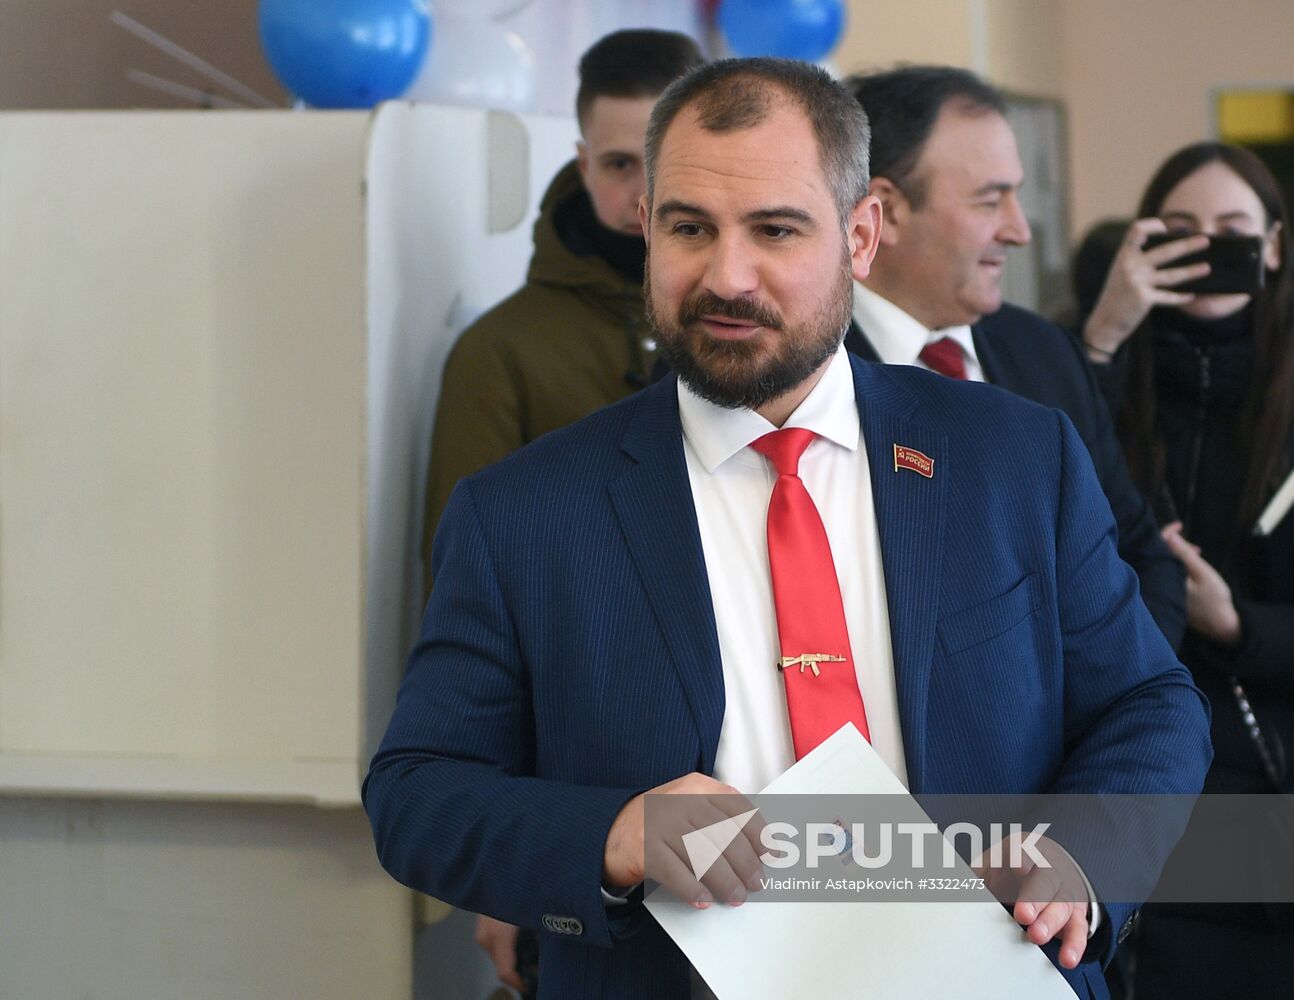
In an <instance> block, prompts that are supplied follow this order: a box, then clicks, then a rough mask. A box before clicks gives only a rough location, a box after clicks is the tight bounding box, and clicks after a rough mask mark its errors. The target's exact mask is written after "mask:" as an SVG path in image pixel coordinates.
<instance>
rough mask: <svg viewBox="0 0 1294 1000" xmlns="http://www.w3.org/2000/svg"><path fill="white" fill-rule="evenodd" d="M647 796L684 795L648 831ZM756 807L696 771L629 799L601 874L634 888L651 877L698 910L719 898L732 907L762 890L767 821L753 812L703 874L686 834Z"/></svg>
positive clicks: (613, 882) (610, 837)
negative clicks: (697, 871)
mask: <svg viewBox="0 0 1294 1000" xmlns="http://www.w3.org/2000/svg"><path fill="white" fill-rule="evenodd" d="M648 795H680V796H687V798H686V799H680V800H679V805H678V808H677V809H674V808H672V807H671V808H670V809H664V808H663V807H662V809H661V812H660V813H659V814H657V813H655V812H653V817H652V829H651V831H650V836H649V837H648V836H647V833H646V829H645V800H646V797H647V796H648ZM752 808H754V807H753V806H752V805H751V804H750V802H749V801H748V800H747V799H746V798H745V797H744V796H742V795H741V793H740V792H738V791H737V789H735V788H733V787H732V786H731V785H725V784H723V782H721V781H716V780H715V779H714V778H711V777H707V776H706V775H704V774H698V773H696V772H693V773H692V774H685V775H684V776H683V777H681V778H675V779H674V780H673V781H668V782H666V783H665V784H663V785H658V786H657V787H655V788H653V789H651V790H650V791H647V792H644V793H643V794H641V795H637V796H635V797H634V798H632V799H630V800H629V802H627V803H626V804H625V806H624V808H623V809H621V810H620V813H619V814H618V815H617V816H616V818H615V821H614V822H613V823H612V824H611V830H610V831H609V832H608V834H607V843H606V850H605V853H604V855H603V862H602V877H603V879H604V880H605V882H606V884H607V885H608V886H632V885H637V884H638V883H639V882H642V881H643V879H644V878H646V877H648V876H650V877H651V878H653V879H655V880H656V881H657V882H660V883H661V884H662V885H664V886H665V887H666V888H667V889H669V890H670V891H671V892H672V893H673V894H674V895H675V896H677V897H678V898H679V899H681V900H683V901H684V902H686V903H690V904H691V905H693V906H695V907H696V908H697V909H705V908H706V907H707V906H709V905H710V904H711V903H712V902H713V901H714V900H716V899H718V900H721V901H723V902H726V903H730V904H731V905H733V906H740V905H741V904H742V903H744V902H745V901H746V894H747V892H753V891H755V890H757V889H758V888H759V880H760V878H761V876H762V875H763V872H764V868H763V865H762V864H761V863H760V861H759V855H760V853H761V852H762V850H763V848H762V846H761V845H760V842H759V833H760V831H761V830H762V829H763V827H764V821H763V819H762V818H761V817H760V816H758V815H755V816H752V817H751V818H750V821H749V822H747V823H746V825H745V826H744V827H743V828H742V831H741V834H740V835H739V836H737V837H735V838H733V840H732V842H731V843H730V844H728V845H727V846H726V847H725V848H724V850H723V853H722V854H721V855H720V856H719V858H718V859H717V860H716V861H715V862H714V864H713V865H711V866H710V868H709V869H708V870H707V871H706V872H704V873H703V875H702V878H701V879H700V881H698V880H697V879H696V877H695V876H694V874H693V872H692V867H691V863H690V861H689V859H688V853H687V849H686V847H685V846H684V842H683V835H684V834H688V833H692V832H693V831H695V830H700V829H702V828H704V827H707V826H711V825H712V824H714V823H719V822H721V821H723V820H725V819H729V818H731V817H733V816H740V815H741V814H742V813H744V812H747V811H749V810H750V809H752Z"/></svg>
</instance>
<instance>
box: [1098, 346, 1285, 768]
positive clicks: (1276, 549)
mask: <svg viewBox="0 0 1294 1000" xmlns="http://www.w3.org/2000/svg"><path fill="white" fill-rule="evenodd" d="M1153 336H1154V338H1155V340H1154V345H1155V351H1154V356H1155V387H1156V389H1155V395H1156V417H1157V420H1156V424H1157V432H1158V434H1159V437H1160V439H1161V440H1162V441H1163V443H1164V450H1165V454H1164V459H1165V476H1166V483H1165V491H1164V492H1165V494H1166V496H1165V497H1164V498H1163V499H1162V500H1161V503H1163V504H1164V506H1166V507H1167V508H1168V509H1169V510H1171V516H1173V517H1176V518H1179V519H1180V520H1181V521H1182V523H1183V535H1184V536H1185V537H1186V538H1187V540H1188V541H1191V542H1193V543H1195V544H1197V545H1199V546H1200V548H1201V554H1202V555H1203V556H1204V558H1205V559H1207V560H1208V561H1209V563H1210V564H1211V565H1213V566H1214V567H1215V568H1217V569H1218V571H1219V572H1221V573H1222V575H1223V576H1224V577H1225V578H1226V579H1227V582H1228V583H1229V584H1230V585H1231V589H1232V594H1233V599H1234V601H1235V604H1236V610H1237V611H1238V612H1239V614H1240V622H1241V625H1240V630H1241V636H1242V639H1241V644H1240V646H1239V647H1238V648H1236V649H1229V648H1224V647H1222V646H1218V645H1216V644H1215V643H1212V642H1210V641H1209V640H1207V639H1205V638H1204V637H1202V636H1200V635H1197V634H1195V633H1193V632H1190V631H1188V632H1187V633H1186V638H1185V640H1184V642H1183V645H1182V648H1181V650H1180V654H1181V658H1182V662H1183V663H1185V664H1186V665H1187V666H1188V667H1190V668H1191V671H1192V672H1193V673H1194V674H1195V680H1196V683H1197V684H1198V685H1199V687H1200V689H1201V690H1202V691H1203V692H1204V693H1205V694H1206V695H1208V697H1209V701H1210V702H1211V703H1212V706H1213V743H1214V748H1215V753H1216V755H1215V757H1214V761H1213V769H1212V771H1211V772H1210V774H1209V779H1208V782H1207V784H1206V785H1205V790H1206V791H1211V792H1264V791H1267V790H1268V789H1269V788H1270V782H1269V781H1268V780H1267V777H1266V772H1265V770H1264V768H1263V767H1262V762H1261V759H1260V758H1259V756H1258V753H1257V751H1256V749H1255V748H1254V745H1253V741H1252V740H1251V738H1250V736H1249V733H1248V731H1247V729H1246V728H1245V726H1244V725H1243V723H1242V720H1241V717H1240V712H1239V709H1238V708H1237V705H1236V700H1235V697H1234V695H1233V694H1232V692H1231V686H1230V684H1229V683H1228V680H1227V678H1228V677H1232V676H1234V677H1236V678H1237V679H1238V680H1239V681H1240V682H1241V684H1243V685H1244V686H1245V689H1246V692H1247V693H1248V695H1249V700H1250V703H1251V704H1252V706H1253V708H1254V711H1255V713H1256V715H1257V717H1258V721H1259V725H1260V726H1261V727H1262V728H1263V730H1264V732H1265V733H1266V735H1267V737H1268V740H1269V743H1276V744H1278V748H1277V751H1278V752H1279V749H1280V748H1282V747H1283V748H1284V750H1285V752H1286V754H1290V753H1294V512H1291V513H1290V514H1288V515H1286V517H1285V519H1284V520H1283V521H1282V522H1281V523H1280V524H1279V525H1278V526H1277V527H1276V529H1275V531H1273V532H1272V534H1271V535H1269V536H1268V537H1266V538H1255V537H1253V536H1252V535H1251V534H1250V532H1249V530H1248V529H1246V528H1242V526H1241V525H1239V523H1238V521H1237V517H1238V506H1239V502H1240V491H1241V488H1242V486H1243V482H1244V476H1245V468H1244V462H1243V451H1242V449H1241V448H1240V446H1239V445H1240V442H1239V441H1238V437H1237V424H1238V421H1239V419H1240V413H1241V411H1242V409H1243V406H1244V401H1245V395H1246V393H1247V391H1248V387H1249V383H1250V381H1251V379H1252V378H1253V361H1254V351H1253V341H1252V339H1251V338H1250V337H1248V336H1247V335H1246V336H1241V337H1238V338H1235V339H1226V340H1222V341H1221V342H1215V343H1205V342H1201V341H1200V340H1199V339H1198V338H1195V339H1194V340H1192V339H1191V338H1188V336H1187V335H1186V334H1185V333H1182V332H1179V331H1178V330H1176V329H1172V328H1169V327H1168V326H1166V325H1165V324H1164V322H1163V321H1162V320H1161V321H1160V322H1158V323H1157V324H1156V326H1155V328H1154V329H1153ZM1125 355H1126V352H1121V353H1120V354H1119V355H1118V357H1117V359H1116V363H1115V364H1114V365H1109V366H1103V370H1102V371H1101V372H1100V377H1101V383H1102V387H1103V388H1104V389H1105V391H1106V393H1107V396H1108V399H1109V402H1110V405H1111V407H1112V408H1114V407H1122V406H1127V405H1135V401H1133V400H1126V401H1125V395H1126V388H1125V380H1126V360H1127V359H1126V357H1125ZM1288 448H1289V458H1290V463H1289V464H1290V465H1294V433H1292V434H1291V438H1290V441H1289V445H1288ZM1291 763H1294V762H1291ZM1284 790H1285V791H1286V792H1294V779H1291V778H1290V777H1289V776H1288V775H1287V776H1286V779H1285V782H1284Z"/></svg>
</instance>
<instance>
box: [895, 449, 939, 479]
mask: <svg viewBox="0 0 1294 1000" xmlns="http://www.w3.org/2000/svg"><path fill="white" fill-rule="evenodd" d="M900 469H911V470H912V471H913V472H915V473H918V474H919V475H922V476H925V477H926V478H927V479H934V477H935V460H934V459H933V458H931V457H930V456H929V455H927V454H926V453H925V452H922V451H917V450H916V449H915V448H905V447H903V445H901V444H896V445H895V446H894V471H895V472H898V471H899V470H900Z"/></svg>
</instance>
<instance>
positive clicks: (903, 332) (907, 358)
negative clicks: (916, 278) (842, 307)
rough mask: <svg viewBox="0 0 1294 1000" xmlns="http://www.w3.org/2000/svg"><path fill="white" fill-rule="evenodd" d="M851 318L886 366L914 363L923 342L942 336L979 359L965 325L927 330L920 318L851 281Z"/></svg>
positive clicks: (969, 331)
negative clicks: (852, 306) (852, 297)
mask: <svg viewBox="0 0 1294 1000" xmlns="http://www.w3.org/2000/svg"><path fill="white" fill-rule="evenodd" d="M854 319H855V320H857V322H858V325H859V326H860V327H862V328H863V333H864V334H865V335H866V337H867V339H868V340H869V341H870V342H871V345H872V347H874V348H875V349H876V354H877V356H878V357H879V358H880V359H881V360H882V361H883V362H885V364H887V365H915V364H917V363H918V362H917V357H918V355H920V353H921V349H922V348H923V347H925V346H926V344H933V343H934V342H935V341H936V340H943V339H944V338H945V337H951V338H952V339H953V340H955V341H957V343H958V344H959V345H960V346H961V349H962V350H963V351H964V352H965V354H966V356H967V357H968V358H970V359H971V361H973V362H975V363H978V361H979V358H978V356H977V355H976V353H975V339H974V337H972V336H971V328H970V327H969V326H965V325H963V326H946V327H943V328H942V329H939V330H928V329H926V327H925V326H923V325H922V323H921V321H920V320H917V319H914V318H913V317H911V316H909V315H908V314H907V313H906V312H904V311H903V310H902V309H900V308H899V307H898V306H896V305H895V304H894V303H893V302H891V301H890V300H889V299H887V298H885V297H883V296H881V295H878V294H877V293H876V292H874V291H872V290H871V289H870V288H867V287H866V286H865V285H862V284H860V283H858V282H857V281H855V282H854Z"/></svg>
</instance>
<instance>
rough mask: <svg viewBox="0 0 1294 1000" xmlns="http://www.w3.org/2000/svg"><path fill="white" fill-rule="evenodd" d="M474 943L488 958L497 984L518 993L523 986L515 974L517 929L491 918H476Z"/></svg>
mask: <svg viewBox="0 0 1294 1000" xmlns="http://www.w3.org/2000/svg"><path fill="white" fill-rule="evenodd" d="M476 943H477V944H478V945H480V946H481V950H482V951H484V952H485V953H486V954H487V955H489V956H490V961H492V962H493V963H494V971H495V972H497V973H498V974H499V982H501V983H502V984H503V985H504V986H511V987H512V988H513V989H514V990H516V991H517V992H518V993H520V992H521V991H522V990H523V989H524V988H525V984H524V983H522V981H521V976H520V974H519V973H518V972H517V928H516V927H514V926H513V925H512V924H505V923H504V922H503V921H502V920H495V919H494V918H493V917H486V916H478V917H477V918H476Z"/></svg>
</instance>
